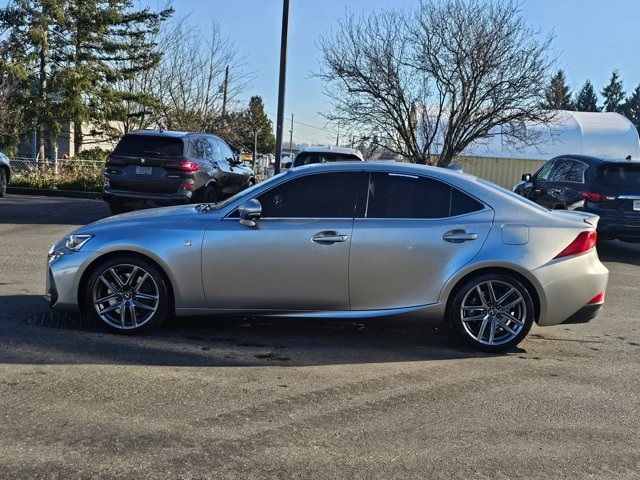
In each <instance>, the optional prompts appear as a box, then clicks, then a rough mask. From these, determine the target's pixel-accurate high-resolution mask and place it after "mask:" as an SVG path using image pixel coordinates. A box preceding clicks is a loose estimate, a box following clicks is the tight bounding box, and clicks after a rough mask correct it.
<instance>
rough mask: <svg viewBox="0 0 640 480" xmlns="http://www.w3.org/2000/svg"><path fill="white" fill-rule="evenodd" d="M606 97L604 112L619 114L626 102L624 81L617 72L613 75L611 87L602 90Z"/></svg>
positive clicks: (610, 82)
mask: <svg viewBox="0 0 640 480" xmlns="http://www.w3.org/2000/svg"><path fill="white" fill-rule="evenodd" d="M602 96H603V97H604V106H603V110H604V111H605V112H619V111H620V106H621V104H622V102H623V101H624V96H625V91H624V90H623V89H622V80H621V79H620V74H619V73H618V71H617V70H614V71H613V73H612V74H611V80H610V81H609V85H607V86H606V87H604V88H603V89H602Z"/></svg>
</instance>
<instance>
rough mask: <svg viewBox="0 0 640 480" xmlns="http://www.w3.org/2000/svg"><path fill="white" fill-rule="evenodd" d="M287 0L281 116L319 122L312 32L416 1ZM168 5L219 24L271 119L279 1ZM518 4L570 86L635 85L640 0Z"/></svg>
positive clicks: (306, 136)
mask: <svg viewBox="0 0 640 480" xmlns="http://www.w3.org/2000/svg"><path fill="white" fill-rule="evenodd" d="M290 1H291V16H290V31H289V56H288V75H287V99H286V112H287V118H290V114H291V113H294V114H295V116H296V120H297V121H299V122H302V123H306V124H308V125H313V126H316V127H323V126H324V125H325V121H324V119H323V118H322V117H321V116H319V115H318V112H320V111H324V110H326V109H327V108H328V105H327V102H326V99H325V97H324V96H323V94H322V83H321V82H320V81H318V80H316V79H313V78H310V72H311V71H314V70H317V68H318V62H319V52H318V50H317V47H316V41H317V39H318V37H319V36H320V35H322V34H323V33H325V32H327V31H329V30H330V29H331V28H333V27H335V25H336V18H337V17H340V16H342V15H343V14H344V12H345V9H347V8H349V9H351V10H353V11H355V12H359V11H370V10H373V9H378V8H384V7H391V6H394V7H410V6H412V5H415V4H416V2H417V0H290ZM143 2H144V0H143ZM152 2H153V3H152ZM144 3H147V2H144ZM148 4H155V1H153V0H152V1H149V2H148ZM173 6H174V8H175V10H176V14H177V15H183V14H187V13H189V12H192V15H191V17H190V21H191V22H193V23H194V24H197V25H199V26H200V28H201V29H202V30H203V31H204V32H206V30H207V29H208V28H210V25H211V21H212V20H215V21H216V22H218V23H219V24H220V25H221V27H222V30H223V31H224V33H226V34H227V35H228V36H230V37H231V38H232V39H233V41H234V42H235V43H236V45H237V47H238V49H239V50H240V52H241V53H243V54H244V55H246V56H247V69H248V70H250V71H252V72H254V73H255V80H254V81H253V84H252V86H251V88H250V89H249V91H248V92H247V96H250V95H252V94H257V95H261V96H262V97H263V98H264V100H265V104H266V109H267V112H268V113H269V114H272V118H273V119H274V120H275V112H276V102H277V88H278V84H277V82H278V77H277V75H278V61H279V46H280V43H279V42H280V24H281V15H282V0H174V2H173ZM522 9H523V12H524V15H525V16H526V18H527V19H528V21H529V23H530V24H531V25H532V26H534V27H536V28H540V29H541V31H542V32H544V33H549V32H551V31H554V32H555V35H556V39H555V41H554V44H553V46H554V53H555V54H556V55H557V56H558V66H559V67H560V68H563V69H564V70H565V72H566V74H567V77H568V81H569V83H570V85H571V86H572V87H573V88H574V89H577V88H580V86H581V85H582V84H583V83H584V81H585V80H586V79H587V78H589V79H590V80H591V81H592V82H593V83H594V85H595V87H596V90H597V91H600V90H601V89H602V87H603V86H604V84H606V83H607V82H608V80H609V77H610V75H611V71H612V69H614V68H618V69H619V70H620V72H621V74H622V78H623V81H624V85H625V88H626V90H627V91H629V90H632V89H633V88H635V87H636V86H637V85H638V84H640V55H639V54H640V21H639V20H640V0H607V1H605V0H523V2H522ZM288 128H289V127H288V124H287V130H288ZM330 139H333V141H335V135H334V134H333V133H329V132H327V131H326V130H325V131H323V130H322V129H319V128H312V127H308V126H305V125H302V124H300V123H296V124H295V126H294V141H300V142H311V143H314V142H323V143H324V142H328V141H330Z"/></svg>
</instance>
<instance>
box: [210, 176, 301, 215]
mask: <svg viewBox="0 0 640 480" xmlns="http://www.w3.org/2000/svg"><path fill="white" fill-rule="evenodd" d="M287 173H288V171H286V172H281V173H279V174H278V175H275V176H273V177H271V178H269V179H268V180H265V181H264V182H261V183H256V184H255V185H253V186H251V187H249V188H247V189H245V190H242V191H241V192H238V193H236V194H235V195H233V196H231V197H229V198H227V199H226V200H223V201H221V202H219V203H216V204H215V205H214V210H220V209H222V208H224V207H226V206H227V205H231V204H232V203H233V202H235V201H236V200H238V199H239V198H241V197H243V196H245V195H248V196H250V195H251V193H252V192H253V191H254V190H256V189H257V188H258V187H264V186H265V185H268V184H270V183H272V182H274V181H275V180H277V179H279V178H282V176H284V175H286V174H287Z"/></svg>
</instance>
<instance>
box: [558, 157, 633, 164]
mask: <svg viewBox="0 0 640 480" xmlns="http://www.w3.org/2000/svg"><path fill="white" fill-rule="evenodd" d="M560 158H570V159H572V160H579V161H581V162H584V163H588V164H591V165H607V164H611V163H629V164H632V165H638V164H640V160H638V159H633V160H627V159H625V158H601V157H593V156H589V155H558V156H557V157H554V158H552V159H551V160H557V159H560Z"/></svg>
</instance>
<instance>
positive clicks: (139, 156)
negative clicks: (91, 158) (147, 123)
mask: <svg viewBox="0 0 640 480" xmlns="http://www.w3.org/2000/svg"><path fill="white" fill-rule="evenodd" d="M253 183H255V179H254V175H253V172H252V171H251V169H250V168H247V167H245V166H244V165H242V163H241V162H240V160H238V159H237V158H236V156H235V155H234V153H233V151H232V150H231V148H229V146H228V145H227V144H226V143H225V142H224V141H223V140H222V139H221V138H218V137H216V136H215V135H209V134H204V133H186V132H170V131H162V130H160V131H158V130H137V131H134V132H130V133H127V134H126V135H125V136H124V137H122V139H121V140H120V142H119V143H118V145H117V146H116V148H115V149H114V151H113V153H111V155H109V157H108V158H107V164H106V169H105V185H104V199H105V201H107V202H108V203H109V207H110V208H111V212H112V213H114V214H116V213H123V212H126V211H129V210H132V209H134V208H135V207H141V206H142V207H144V206H157V205H172V204H180V203H197V202H209V203H211V202H217V201H219V200H222V199H224V198H226V197H229V196H231V195H234V194H236V193H238V192H239V191H241V190H243V189H245V188H246V187H248V186H249V185H252V184H253Z"/></svg>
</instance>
